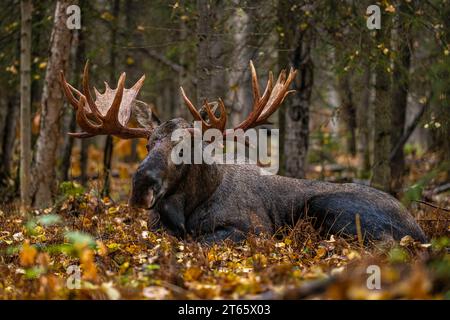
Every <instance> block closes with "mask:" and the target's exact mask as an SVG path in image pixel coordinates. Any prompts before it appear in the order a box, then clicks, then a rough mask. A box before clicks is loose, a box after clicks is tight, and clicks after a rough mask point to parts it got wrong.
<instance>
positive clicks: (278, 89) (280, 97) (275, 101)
mask: <svg viewBox="0 0 450 320" xmlns="http://www.w3.org/2000/svg"><path fill="white" fill-rule="evenodd" d="M296 74H297V70H294V69H293V68H291V69H290V70H289V75H288V77H287V79H286V71H285V70H283V71H281V73H280V75H279V77H278V80H277V83H276V84H275V86H274V88H273V90H272V93H274V95H273V98H272V95H270V99H269V101H268V102H267V105H266V107H265V108H264V110H263V112H262V113H261V115H260V116H259V118H258V120H257V122H256V125H261V124H263V123H265V122H266V120H267V119H268V118H269V117H270V116H271V115H272V114H273V113H274V112H275V111H276V110H277V109H278V107H279V106H280V105H281V103H282V102H283V101H284V98H286V96H287V95H288V94H289V93H292V92H295V90H288V89H289V86H290V84H291V82H292V81H293V80H294V78H295V76H296Z"/></svg>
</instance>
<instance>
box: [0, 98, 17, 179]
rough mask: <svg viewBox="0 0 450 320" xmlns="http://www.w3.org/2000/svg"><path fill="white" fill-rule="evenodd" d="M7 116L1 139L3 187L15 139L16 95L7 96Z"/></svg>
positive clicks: (0, 168)
mask: <svg viewBox="0 0 450 320" xmlns="http://www.w3.org/2000/svg"><path fill="white" fill-rule="evenodd" d="M6 100H7V102H6V103H7V115H8V119H7V121H6V123H5V128H4V130H3V137H2V138H3V139H2V153H1V163H0V184H2V185H4V184H5V183H7V180H8V179H9V178H10V177H11V158H12V153H13V147H14V140H15V137H16V128H17V116H18V114H19V112H18V111H19V110H18V108H17V104H18V101H17V97H16V95H9V96H7V99H6Z"/></svg>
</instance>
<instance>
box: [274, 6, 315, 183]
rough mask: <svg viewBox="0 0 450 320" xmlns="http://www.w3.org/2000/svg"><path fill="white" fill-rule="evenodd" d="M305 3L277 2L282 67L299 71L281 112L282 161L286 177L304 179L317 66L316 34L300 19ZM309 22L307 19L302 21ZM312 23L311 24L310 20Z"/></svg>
mask: <svg viewBox="0 0 450 320" xmlns="http://www.w3.org/2000/svg"><path fill="white" fill-rule="evenodd" d="M305 6H307V5H306V4H305V3H303V2H301V3H300V4H299V3H298V2H296V1H279V2H278V22H279V25H280V26H281V27H280V31H279V40H278V41H279V52H278V63H279V64H280V66H279V67H280V68H286V67H287V66H288V65H291V66H293V67H294V68H295V69H297V70H298V74H297V77H296V79H295V80H294V83H293V89H295V90H296V93H295V94H294V95H292V96H291V97H289V99H286V101H285V102H284V104H285V106H284V107H283V108H282V109H281V110H280V113H279V117H280V120H279V125H280V137H281V141H280V147H281V149H280V162H281V168H282V170H283V171H284V172H283V174H285V175H287V176H291V177H296V178H304V177H305V173H306V161H307V152H308V139H309V107H310V103H311V94H312V87H313V79H314V66H313V62H312V59H311V48H312V45H313V34H312V30H311V27H310V26H309V25H308V26H307V27H306V28H301V27H300V23H299V20H303V19H306V18H305V16H304V15H303V12H304V11H303V9H306V10H310V9H311V8H306V7H305ZM303 21H306V20H303ZM308 22H309V21H308Z"/></svg>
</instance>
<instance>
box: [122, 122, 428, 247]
mask: <svg viewBox="0 0 450 320" xmlns="http://www.w3.org/2000/svg"><path fill="white" fill-rule="evenodd" d="M188 127H190V124H189V123H188V122H186V121H185V120H183V119H173V120H170V121H167V122H165V123H163V124H162V125H160V126H159V127H157V128H156V129H155V131H154V132H153V134H152V136H151V137H150V138H149V142H148V149H149V153H148V155H147V157H146V159H145V160H144V161H143V162H142V164H141V165H140V166H139V168H138V170H137V172H136V173H135V175H134V177H133V191H132V195H131V198H130V205H132V206H138V207H144V208H148V209H152V211H153V213H154V214H156V215H158V216H159V218H160V221H161V224H162V225H163V226H164V227H166V228H167V229H168V230H169V231H171V232H172V233H173V234H174V235H176V236H178V237H185V236H186V235H188V234H189V235H191V236H193V237H194V238H195V239H198V240H200V241H203V242H207V243H212V242H216V241H221V240H225V239H231V240H234V241H239V240H242V239H245V237H246V235H248V234H249V233H252V234H254V233H261V232H263V233H270V234H273V233H275V232H276V231H277V230H279V229H280V228H283V227H286V226H293V225H294V224H295V223H296V222H297V221H298V219H299V218H304V217H306V216H308V217H311V218H312V221H313V225H314V226H315V227H316V228H318V229H320V231H321V232H322V233H324V234H346V235H355V234H356V233H357V228H356V222H355V221H356V215H357V214H359V216H360V226H361V231H362V234H363V236H364V240H365V241H366V242H367V241H368V240H377V239H386V238H394V239H397V240H398V239H400V238H402V237H403V236H406V235H410V236H412V237H413V238H414V239H416V240H419V241H422V242H425V241H426V240H427V239H426V237H425V235H424V233H423V231H422V230H421V229H420V227H419V226H418V225H417V224H416V222H415V221H414V219H413V217H412V216H411V215H410V214H409V213H408V211H407V210H406V209H405V208H404V207H403V206H402V205H401V204H400V202H399V201H397V200H396V199H395V198H393V197H392V196H390V195H388V194H386V193H384V192H381V191H379V190H376V189H373V188H370V187H367V186H363V185H358V184H353V183H346V184H335V183H328V182H322V181H312V180H303V179H292V178H287V177H281V176H276V175H275V176H274V175H261V174H260V171H259V170H260V169H259V168H258V167H257V166H254V165H248V164H247V165H218V164H213V165H207V164H198V165H187V164H181V165H174V164H173V163H172V162H171V160H170V152H171V150H172V147H173V146H174V142H172V141H171V134H172V132H173V131H174V130H176V129H178V128H188Z"/></svg>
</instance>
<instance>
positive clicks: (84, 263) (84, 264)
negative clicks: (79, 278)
mask: <svg viewBox="0 0 450 320" xmlns="http://www.w3.org/2000/svg"><path fill="white" fill-rule="evenodd" d="M80 262H81V269H82V270H83V279H85V280H95V279H96V278H97V267H96V266H95V262H94V252H93V251H92V250H91V249H85V250H83V252H81V255H80Z"/></svg>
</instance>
